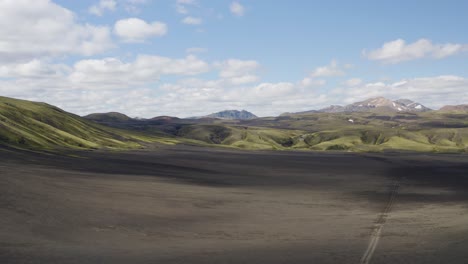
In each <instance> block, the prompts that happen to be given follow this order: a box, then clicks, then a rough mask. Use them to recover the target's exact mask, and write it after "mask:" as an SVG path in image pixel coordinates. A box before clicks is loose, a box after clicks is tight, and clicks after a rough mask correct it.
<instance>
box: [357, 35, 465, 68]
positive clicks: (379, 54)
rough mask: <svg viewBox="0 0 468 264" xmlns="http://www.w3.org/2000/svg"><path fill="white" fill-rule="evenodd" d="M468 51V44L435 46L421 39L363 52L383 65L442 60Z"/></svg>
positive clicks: (393, 42) (386, 44) (397, 41)
mask: <svg viewBox="0 0 468 264" xmlns="http://www.w3.org/2000/svg"><path fill="white" fill-rule="evenodd" d="M467 50H468V44H452V43H446V44H433V43H432V42H431V41H430V40H427V39H420V40H417V41H416V42H413V43H410V44H407V43H406V42H405V41H404V40H403V39H397V40H394V41H390V42H386V43H384V44H383V46H382V47H381V48H380V49H376V50H372V51H365V50H364V51H363V54H364V56H365V57H366V58H368V59H369V60H377V61H381V62H383V63H399V62H403V61H409V60H416V59H422V58H435V59H442V58H445V57H449V56H453V55H455V54H458V53H461V52H463V51H467Z"/></svg>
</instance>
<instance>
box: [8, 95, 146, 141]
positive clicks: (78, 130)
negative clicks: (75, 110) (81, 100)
mask: <svg viewBox="0 0 468 264" xmlns="http://www.w3.org/2000/svg"><path fill="white" fill-rule="evenodd" d="M0 145H4V146H5V145H6V146H12V147H17V148H38V149H54V148H61V147H64V148H76V149H96V148H112V149H124V148H137V147H139V146H140V144H139V143H138V140H137V139H136V137H133V136H132V135H131V134H126V133H125V132H122V131H118V130H114V129H110V128H107V127H103V126H100V125H98V124H95V123H92V122H89V121H87V120H85V119H83V118H81V117H79V116H77V115H74V114H70V113H67V112H65V111H63V110H61V109H60V108H57V107H55V106H52V105H48V104H45V103H36V102H30V101H25V100H18V99H11V98H7V97H0Z"/></svg>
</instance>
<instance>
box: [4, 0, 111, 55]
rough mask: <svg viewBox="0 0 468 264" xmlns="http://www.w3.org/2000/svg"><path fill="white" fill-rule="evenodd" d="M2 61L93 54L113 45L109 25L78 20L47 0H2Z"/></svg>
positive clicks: (71, 13) (68, 11)
mask: <svg viewBox="0 0 468 264" xmlns="http://www.w3.org/2000/svg"><path fill="white" fill-rule="evenodd" d="M0 25H2V26H0V36H3V37H2V38H0V61H8V62H11V61H23V62H26V61H30V60H32V59H35V58H40V57H47V56H61V55H68V54H79V55H85V56H89V55H94V54H98V53H101V52H104V51H106V50H109V49H110V48H112V47H113V43H112V40H111V37H110V30H109V28H108V27H103V26H94V25H91V24H79V23H78V22H77V21H76V18H75V14H74V13H73V12H71V11H70V10H68V9H66V8H63V7H61V6H59V5H57V4H55V3H52V2H50V1H47V0H17V1H0Z"/></svg>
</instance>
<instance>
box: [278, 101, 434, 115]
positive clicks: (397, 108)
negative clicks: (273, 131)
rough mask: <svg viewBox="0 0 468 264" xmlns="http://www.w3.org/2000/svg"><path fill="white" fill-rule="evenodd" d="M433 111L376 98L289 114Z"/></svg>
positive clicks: (420, 106)
mask: <svg viewBox="0 0 468 264" xmlns="http://www.w3.org/2000/svg"><path fill="white" fill-rule="evenodd" d="M431 110H432V109H430V108H428V107H426V106H424V105H422V104H420V103H418V102H414V101H411V100H409V99H399V100H395V101H392V100H390V99H387V98H385V97H376V98H371V99H367V100H364V101H360V102H356V103H352V104H349V105H346V106H341V105H331V106H329V107H326V108H322V109H319V110H310V111H303V112H297V113H285V114H283V115H288V114H310V113H342V112H346V113H352V112H426V111H431Z"/></svg>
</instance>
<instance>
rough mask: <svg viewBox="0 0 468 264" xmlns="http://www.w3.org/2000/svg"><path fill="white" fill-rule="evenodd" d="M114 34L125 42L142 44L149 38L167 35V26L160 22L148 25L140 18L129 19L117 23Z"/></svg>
mask: <svg viewBox="0 0 468 264" xmlns="http://www.w3.org/2000/svg"><path fill="white" fill-rule="evenodd" d="M114 33H115V34H116V35H117V36H119V37H120V38H121V39H122V40H123V41H125V42H142V41H144V40H145V39H147V38H149V37H154V36H163V35H165V34H166V33H167V26H166V24H164V23H162V22H158V21H154V22H151V23H147V22H146V21H144V20H141V19H139V18H127V19H122V20H119V21H117V22H116V23H115V25H114Z"/></svg>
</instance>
